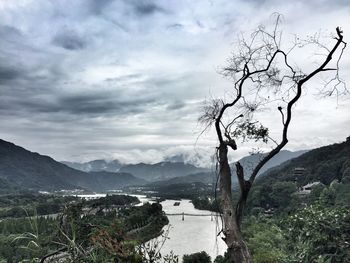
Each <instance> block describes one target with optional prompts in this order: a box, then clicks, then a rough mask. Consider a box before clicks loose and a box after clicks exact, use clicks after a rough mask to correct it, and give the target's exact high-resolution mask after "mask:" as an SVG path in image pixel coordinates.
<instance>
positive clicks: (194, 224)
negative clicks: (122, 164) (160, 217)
mask: <svg viewBox="0 0 350 263" xmlns="http://www.w3.org/2000/svg"><path fill="white" fill-rule="evenodd" d="M102 196H105V194H98V195H86V196H81V197H85V198H99V197H102ZM132 196H136V197H138V198H139V200H140V201H141V202H148V201H150V199H148V198H146V196H144V195H132ZM150 202H151V201H150ZM175 202H180V205H179V206H174V203H175ZM161 205H162V206H163V211H164V212H165V213H166V214H182V213H185V216H184V220H182V215H167V216H168V219H169V225H168V226H166V227H165V228H164V230H166V229H167V228H168V227H170V229H169V233H168V238H169V239H167V240H166V242H165V243H164V246H163V247H162V249H161V253H162V255H166V254H169V253H170V251H173V253H174V254H175V255H179V258H180V259H182V256H183V255H184V254H192V253H196V252H200V251H206V252H207V253H208V254H209V255H210V256H211V259H212V260H213V261H214V259H215V257H216V256H217V255H223V254H224V252H225V251H226V244H225V243H224V242H223V241H222V239H221V237H217V233H218V231H219V229H220V227H219V226H220V225H221V221H220V217H216V216H213V218H212V217H211V216H206V215H210V214H211V212H210V211H205V210H198V209H196V208H194V206H193V204H192V203H191V202H190V200H185V199H183V200H181V201H178V200H165V201H163V202H161ZM186 214H195V215H204V216H190V215H186ZM158 239H160V238H158ZM180 261H181V260H180Z"/></svg>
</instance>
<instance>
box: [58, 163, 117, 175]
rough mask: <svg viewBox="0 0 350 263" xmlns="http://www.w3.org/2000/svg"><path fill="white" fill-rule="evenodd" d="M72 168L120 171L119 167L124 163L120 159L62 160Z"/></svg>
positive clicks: (89, 170) (91, 170)
mask: <svg viewBox="0 0 350 263" xmlns="http://www.w3.org/2000/svg"><path fill="white" fill-rule="evenodd" d="M61 163H63V164H65V165H67V166H69V167H71V168H74V169H76V170H80V171H83V172H99V171H106V172H112V173H115V172H118V171H119V169H120V168H121V167H122V166H123V164H122V163H121V162H120V161H118V160H112V161H106V160H93V161H90V162H84V163H78V162H67V161H63V162H61Z"/></svg>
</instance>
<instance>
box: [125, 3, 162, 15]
mask: <svg viewBox="0 0 350 263" xmlns="http://www.w3.org/2000/svg"><path fill="white" fill-rule="evenodd" d="M125 3H127V4H128V5H130V6H131V7H132V9H133V11H134V12H135V13H136V15H140V16H149V15H153V14H155V13H166V10H165V9H164V8H162V7H160V6H159V5H157V4H156V3H157V2H156V1H153V0H126V1H125Z"/></svg>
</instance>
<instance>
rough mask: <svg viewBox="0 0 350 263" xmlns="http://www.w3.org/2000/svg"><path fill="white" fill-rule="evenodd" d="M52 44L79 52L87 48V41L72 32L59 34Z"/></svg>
mask: <svg viewBox="0 0 350 263" xmlns="http://www.w3.org/2000/svg"><path fill="white" fill-rule="evenodd" d="M52 42H53V43H54V44H55V45H57V46H60V47H62V48H64V49H67V50H79V49H84V48H85V47H86V46H87V41H86V40H85V39H84V38H83V37H81V36H79V35H78V34H77V33H76V32H73V31H71V30H65V31H62V32H59V33H58V34H56V35H55V36H54V38H53V40H52Z"/></svg>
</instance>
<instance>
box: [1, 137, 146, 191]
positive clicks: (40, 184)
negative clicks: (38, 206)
mask: <svg viewBox="0 0 350 263" xmlns="http://www.w3.org/2000/svg"><path fill="white" fill-rule="evenodd" d="M0 182H1V184H0V192H11V191H13V190H46V191H54V190H61V189H76V188H81V189H87V190H91V191H98V190H101V189H111V187H117V186H119V185H120V186H125V185H126V184H128V182H129V183H130V184H133V183H135V184H139V183H142V182H143V181H142V180H138V179H137V178H135V177H133V176H132V175H126V174H125V173H123V174H121V175H120V174H118V173H115V174H110V173H107V174H106V173H102V174H99V173H97V174H89V173H85V172H82V171H78V170H75V169H73V168H70V167H68V166H66V165H64V164H62V163H60V162H57V161H55V160H54V159H52V158H50V157H48V156H44V155H40V154H38V153H34V152H30V151H28V150H26V149H24V148H22V147H19V146H17V145H15V144H13V143H10V142H6V141H4V140H0ZM128 185H129V184H128Z"/></svg>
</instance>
